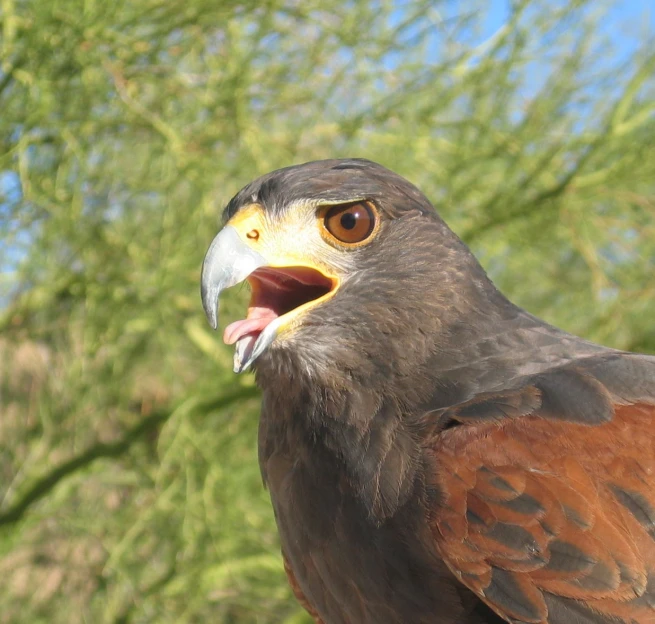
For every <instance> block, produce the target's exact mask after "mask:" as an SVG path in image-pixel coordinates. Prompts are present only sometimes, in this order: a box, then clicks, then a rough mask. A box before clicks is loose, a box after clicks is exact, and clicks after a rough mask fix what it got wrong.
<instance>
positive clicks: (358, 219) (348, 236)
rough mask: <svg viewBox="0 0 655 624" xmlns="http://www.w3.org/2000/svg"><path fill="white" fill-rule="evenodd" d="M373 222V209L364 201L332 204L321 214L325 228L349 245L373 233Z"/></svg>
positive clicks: (374, 216) (374, 218)
mask: <svg viewBox="0 0 655 624" xmlns="http://www.w3.org/2000/svg"><path fill="white" fill-rule="evenodd" d="M375 223H376V214H375V211H374V210H373V208H372V206H371V205H370V204H368V203H366V202H358V203H356V204H343V205H340V206H332V207H331V208H328V210H327V212H326V213H325V214H324V216H323V226H324V227H325V229H326V230H327V231H328V232H329V233H330V234H331V235H332V236H334V238H336V239H337V240H338V241H340V242H342V243H347V244H349V245H352V244H354V243H361V242H363V241H365V240H366V239H367V238H368V237H369V236H370V235H371V234H372V233H373V230H374V229H375Z"/></svg>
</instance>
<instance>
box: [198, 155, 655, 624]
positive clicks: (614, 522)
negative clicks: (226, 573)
mask: <svg viewBox="0 0 655 624" xmlns="http://www.w3.org/2000/svg"><path fill="white" fill-rule="evenodd" d="M225 220H226V225H225V227H224V228H223V229H222V230H221V231H220V233H219V234H218V235H217V236H216V238H214V240H213V242H212V243H211V246H210V248H209V251H208V252H207V255H206V257H205V261H204V265H203V270H202V299H203V304H204V309H205V312H206V314H207V317H208V319H209V321H210V323H211V324H212V325H213V326H214V327H216V326H217V306H218V296H219V294H220V292H221V291H222V290H223V289H225V288H228V287H230V286H233V285H235V284H238V283H240V282H242V281H244V280H247V281H248V283H249V284H250V286H251V289H252V298H251V301H250V306H249V308H248V314H247V318H246V319H245V320H241V321H238V322H236V323H232V324H231V325H229V326H228V327H227V328H226V329H225V335H224V339H225V341H226V342H227V343H230V344H232V343H235V344H236V354H235V370H236V371H243V370H246V369H248V368H252V369H253V370H254V371H255V374H256V379H257V383H258V384H259V386H260V387H261V389H262V391H263V404H262V412H261V422H260V429H259V460H260V465H261V471H262V475H263V478H264V481H265V483H266V485H267V486H268V488H269V489H270V493H271V498H272V502H273V508H274V511H275V518H276V520H277V525H278V528H279V532H280V538H281V544H282V551H283V557H284V562H285V567H286V570H287V573H288V576H289V580H290V582H291V585H292V587H293V589H294V592H295V593H296V595H297V597H298V599H299V600H300V601H301V602H302V604H303V605H304V606H305V607H306V608H307V610H308V611H309V612H310V613H311V615H312V616H313V617H314V619H315V620H316V622H322V623H324V624H392V623H393V624H437V623H441V624H455V623H460V624H482V623H487V624H490V623H496V624H500V623H501V622H504V621H507V622H513V623H528V622H529V623H534V624H536V623H540V624H546V623H547V624H601V623H604V624H610V623H621V624H646V623H655V489H654V486H655V452H654V442H655V434H654V433H653V426H654V424H655V358H653V357H648V356H644V355H637V354H632V353H626V352H621V351H616V350H613V349H609V348H605V347H602V346H599V345H595V344H592V343H589V342H587V341H585V340H582V339H580V338H577V337H575V336H572V335H570V334H567V333H565V332H563V331H561V330H559V329H556V328H554V327H552V326H550V325H548V324H546V323H544V322H543V321H541V320H539V319H537V318H535V317H534V316H532V315H531V314H528V313H527V312H525V311H524V310H522V309H521V308H519V307H517V306H515V305H513V304H512V303H511V302H509V301H508V300H507V299H506V298H505V297H504V296H503V295H502V294H501V293H500V292H499V291H498V290H497V289H496V288H495V287H494V285H493V284H492V283H491V281H490V280H489V279H488V277H487V276H486V274H485V272H484V271H483V269H482V268H481V267H480V265H479V264H478V262H477V261H476V259H475V258H474V257H473V255H472V254H471V253H470V251H469V250H468V248H467V247H466V246H465V245H464V244H463V243H462V242H461V241H460V240H459V239H458V238H457V236H455V234H453V232H452V231H451V230H450V229H448V227H447V226H446V224H445V223H444V222H443V221H442V219H441V218H440V217H439V216H438V215H437V214H436V212H435V211H434V209H433V207H432V206H431V205H430V203H429V201H428V200H427V199H426V197H425V196H424V195H423V194H422V193H421V192H420V191H419V190H418V189H417V188H416V187H414V186H413V185H412V184H410V183H409V182H408V181H406V180H405V179H403V178H402V177H400V176H398V175H396V174H394V173H393V172H391V171H389V170H387V169H385V168H384V167H382V166H380V165H377V164H375V163H372V162H369V161H366V160H358V159H348V160H325V161H320V162H311V163H307V164H304V165H299V166H295V167H289V168H286V169H281V170H279V171H274V172H272V173H269V174H268V175H265V176H263V177H261V178H259V179H258V180H256V181H254V182H252V183H251V184H249V185H248V186H246V187H245V188H244V189H243V190H241V191H240V192H239V193H238V194H237V195H236V196H235V197H234V198H233V199H232V200H231V201H230V203H229V204H228V206H227V208H226V211H225Z"/></svg>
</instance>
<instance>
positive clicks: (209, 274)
mask: <svg viewBox="0 0 655 624" xmlns="http://www.w3.org/2000/svg"><path fill="white" fill-rule="evenodd" d="M267 264H268V262H267V261H266V259H265V258H264V256H262V255H261V254H259V253H257V252H256V251H254V250H253V249H251V248H250V247H248V245H246V244H245V243H244V242H243V241H242V240H241V238H240V237H239V235H238V233H237V231H236V229H234V228H233V227H232V226H231V225H227V226H225V227H224V228H223V229H222V230H221V231H220V232H219V233H218V234H217V235H216V238H214V240H213V241H212V244H211V245H210V246H209V249H208V250H207V254H206V255H205V260H204V262H203V263H202V275H201V278H200V294H201V296H202V307H203V308H204V309H205V315H206V316H207V320H208V321H209V324H210V325H211V326H212V328H213V329H216V328H217V327H218V298H219V295H220V294H221V292H222V291H223V290H224V289H226V288H229V287H230V286H235V285H236V284H240V283H241V282H243V280H245V279H246V277H248V276H249V275H250V274H251V273H252V272H253V271H254V270H255V269H257V268H259V267H261V266H265V265H267Z"/></svg>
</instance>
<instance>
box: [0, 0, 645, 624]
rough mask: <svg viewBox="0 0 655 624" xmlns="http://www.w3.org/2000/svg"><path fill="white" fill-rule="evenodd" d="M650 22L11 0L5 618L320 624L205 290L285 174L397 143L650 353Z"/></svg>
mask: <svg viewBox="0 0 655 624" xmlns="http://www.w3.org/2000/svg"><path fill="white" fill-rule="evenodd" d="M654 12H655V8H653V5H652V3H651V2H650V0H643V1H639V0H623V1H618V2H605V1H604V0H593V1H585V0H577V1H575V2H553V1H552V0H543V1H539V0H523V1H521V0H517V1H516V2H511V3H510V2H505V1H501V0H493V1H491V2H490V1H487V0H485V1H480V2H475V1H470V0H469V1H466V2H464V1H456V0H449V1H444V2H437V1H434V0H432V1H425V0H412V1H408V2H405V3H398V2H392V1H386V0H347V1H341V0H335V1H333V2H329V3H326V2H323V1H319V0H302V1H291V2H288V1H287V2H283V1H282V0H265V1H264V2H261V1H259V0H258V1H253V0H238V1H237V0H220V1H214V0H185V1H184V2H182V1H179V0H140V1H139V2H134V1H132V0H112V1H111V2H108V1H106V0H49V1H45V0H2V1H1V2H0V579H1V580H0V622H2V623H9V622H11V623H13V622H18V623H23V622H25V623H30V624H32V623H46V622H47V623H54V624H59V623H62V624H63V623H66V624H69V623H72V624H76V623H94V624H95V623H112V624H127V623H134V624H136V623H140V622H163V623H167V622H179V623H183V622H199V623H201V622H218V623H225V624H228V623H230V624H246V623H262V624H268V623H278V622H281V623H283V624H301V623H306V622H308V619H307V618H306V616H305V615H303V613H302V611H301V610H300V608H299V607H298V606H297V605H296V603H295V602H294V600H293V599H292V597H291V592H290V590H289V589H288V588H287V585H286V581H285V579H284V574H283V570H282V565H281V559H280V556H279V550H278V543H277V536H276V531H275V527H274V523H273V515H272V511H271V508H270V505H269V501H268V495H267V493H266V492H265V491H264V490H263V488H262V486H261V482H260V477H259V470H258V467H257V460H256V430H257V411H258V393H257V390H256V388H255V387H254V385H253V380H252V376H251V375H243V376H239V377H237V376H235V375H233V374H232V372H231V358H232V355H231V349H229V348H227V347H225V346H223V345H222V343H221V340H220V333H219V334H214V333H212V332H210V331H209V328H208V326H207V324H206V322H205V319H204V316H203V314H202V309H201V305H200V300H199V285H198V280H199V271H200V266H201V263H202V258H203V255H204V252H205V250H206V248H207V246H208V244H209V242H210V241H211V239H212V238H213V236H214V235H215V233H216V232H217V229H218V225H219V215H220V211H221V209H222V207H223V206H224V205H225V203H226V202H227V201H228V200H229V198H230V197H231V196H232V195H233V194H234V193H235V192H236V191H237V190H238V189H239V188H240V187H241V186H242V185H244V184H245V183H247V182H248V181H249V180H251V179H252V178H254V177H256V176H258V175H261V174H263V173H265V172H267V171H269V170H271V169H274V168H277V167H281V166H285V165H289V164H292V163H299V162H303V161H307V160H311V159H316V158H328V157H340V156H361V157H368V158H372V159H374V160H377V161H379V162H381V163H382V164H384V165H386V166H387V167H390V168H392V169H394V170H396V171H398V172H399V173H400V174H402V175H404V176H406V177H407V178H409V179H410V180H412V181H413V182H414V183H416V184H417V185H418V186H419V187H421V188H422V189H423V190H424V191H425V192H426V194H427V195H428V196H429V197H430V199H431V200H432V201H433V202H434V204H435V206H436V207H437V209H438V210H439V212H440V213H441V214H442V215H443V216H444V217H445V218H446V219H447V220H448V222H449V223H450V224H451V226H452V227H453V229H454V230H455V231H456V232H457V233H458V234H460V236H462V237H463V238H464V240H465V241H466V242H467V243H468V244H469V245H470V246H471V247H472V249H473V250H474V252H475V253H476V254H477V255H478V257H479V258H480V259H481V261H482V263H483V265H484V266H485V268H486V269H487V270H488V272H489V273H490V274H491V276H492V278H493V279H494V280H495V281H496V282H497V284H498V285H499V286H500V287H501V288H502V289H503V290H504V291H505V292H506V294H508V295H509V296H510V297H511V298H512V299H514V300H515V301H516V302H518V303H519V304H521V305H522V306H524V307H526V308H527V309H528V310H530V311H531V312H533V313H535V314H538V315H540V316H543V317H545V318H546V319H547V320H548V321H550V322H552V323H554V324H557V325H559V326H562V327H564V328H565V329H567V330H569V331H572V332H575V333H577V334H580V335H582V336H585V337H587V338H589V339H592V340H595V341H599V342H603V343H606V344H608V345H612V346H615V347H619V348H622V349H631V350H640V351H650V352H655V320H654V311H655V280H654V279H653V272H654V271H655V77H654V76H655V15H654ZM246 297H247V293H246V292H245V291H244V290H243V289H241V290H237V292H232V293H229V294H228V296H227V297H226V300H225V302H224V304H223V311H224V314H223V321H222V324H223V326H224V324H225V323H226V322H228V321H230V320H234V319H236V318H237V317H238V315H239V314H240V311H242V310H243V306H244V305H245V298H246Z"/></svg>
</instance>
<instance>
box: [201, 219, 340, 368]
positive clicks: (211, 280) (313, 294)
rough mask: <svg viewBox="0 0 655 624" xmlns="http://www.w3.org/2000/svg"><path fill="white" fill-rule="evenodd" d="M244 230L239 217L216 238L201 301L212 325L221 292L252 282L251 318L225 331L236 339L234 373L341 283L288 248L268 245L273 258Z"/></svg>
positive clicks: (204, 267) (227, 338)
mask: <svg viewBox="0 0 655 624" xmlns="http://www.w3.org/2000/svg"><path fill="white" fill-rule="evenodd" d="M247 225H249V224H247ZM240 229H243V228H241V227H240V224H239V223H238V221H237V223H236V224H234V225H230V224H228V225H226V226H225V227H224V228H223V229H222V230H221V231H220V232H219V233H218V235H217V236H216V237H215V238H214V240H213V241H212V243H211V245H210V246H209V250H208V251H207V254H206V255H205V259H204V262H203V264H202V275H201V280H200V282H201V296H202V305H203V308H204V310H205V315H206V316H207V320H208V321H209V324H210V325H211V326H212V328H213V329H216V328H217V327H218V309H219V297H220V294H221V292H222V291H223V290H225V289H226V288H230V286H235V285H237V284H240V283H241V282H243V281H244V280H247V281H248V282H249V284H250V286H251V289H252V298H251V301H250V306H249V308H248V314H247V318H245V319H243V320H240V321H236V322H234V323H232V324H230V325H229V326H228V327H227V328H226V329H225V334H224V340H225V342H226V343H228V344H232V343H236V350H235V354H234V372H235V373H240V372H243V371H245V370H246V369H248V368H249V367H250V365H251V364H252V363H253V362H254V361H255V360H256V359H257V358H258V357H259V356H260V355H261V354H262V353H263V352H264V351H265V350H266V348H267V347H268V346H269V345H270V344H271V343H272V342H273V341H274V340H275V338H276V337H277V336H278V334H279V333H280V332H281V331H282V329H285V328H291V327H293V326H294V325H295V323H296V319H297V317H298V316H299V315H300V313H301V312H303V311H305V310H306V309H308V308H310V307H313V306H314V305H316V304H317V303H319V302H320V301H322V300H323V299H325V298H327V297H328V296H331V295H332V294H333V292H334V290H335V289H336V287H337V285H338V280H337V278H333V277H328V276H326V275H325V273H324V272H323V271H322V270H320V269H319V268H317V267H315V266H313V265H312V263H311V262H308V263H305V262H302V263H299V262H298V261H297V259H295V258H294V257H291V256H290V255H289V254H288V253H287V252H286V251H278V252H275V250H274V249H273V251H272V252H271V250H270V248H269V252H268V253H267V255H269V254H270V253H273V256H275V257H272V258H271V259H270V260H269V259H268V258H266V257H264V256H263V255H262V254H261V253H259V252H258V251H256V250H255V249H253V248H252V247H251V246H250V245H249V244H248V243H247V242H246V241H245V240H244V238H243V237H242V236H241V235H240V233H239V232H240ZM246 231H247V230H246ZM280 246H283V244H281V245H280Z"/></svg>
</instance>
